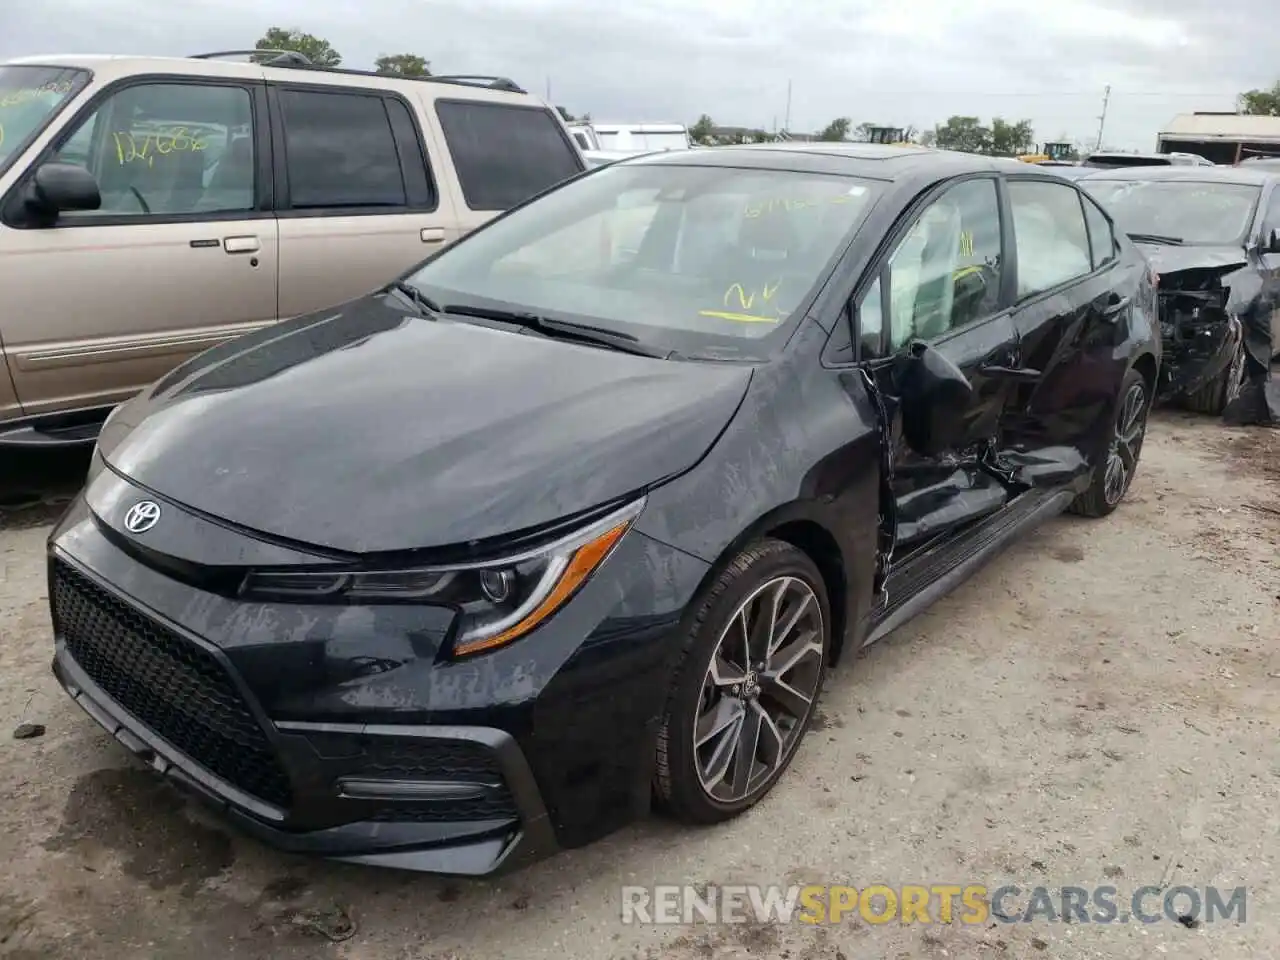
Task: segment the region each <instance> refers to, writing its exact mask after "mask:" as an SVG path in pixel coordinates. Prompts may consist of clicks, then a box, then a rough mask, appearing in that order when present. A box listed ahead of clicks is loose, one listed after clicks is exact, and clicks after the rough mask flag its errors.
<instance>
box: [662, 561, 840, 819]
mask: <svg viewBox="0 0 1280 960" xmlns="http://www.w3.org/2000/svg"><path fill="white" fill-rule="evenodd" d="M830 649H831V616H830V610H829V604H828V599H827V591H826V587H825V586H824V584H823V581H822V575H821V574H820V573H819V572H818V568H817V566H815V565H814V563H813V561H812V560H810V559H809V557H808V556H807V555H806V554H804V553H803V552H801V551H800V550H797V549H796V548H795V547H793V546H791V545H790V544H788V543H784V542H782V541H780V540H773V539H765V540H760V541H758V542H757V543H755V544H752V545H751V546H749V547H747V548H746V549H745V550H743V551H742V553H740V554H738V556H736V557H735V558H734V559H733V560H732V561H731V562H730V563H729V564H728V565H727V566H726V567H725V569H724V570H723V571H722V572H721V573H720V575H719V576H718V577H717V578H716V579H715V581H714V582H713V583H712V584H711V586H710V588H708V589H707V591H706V593H705V595H704V596H703V597H702V598H701V599H700V600H699V601H697V605H696V607H695V608H694V615H693V618H692V623H691V625H690V627H689V630H688V632H687V633H686V635H685V638H684V647H683V652H682V654H681V658H680V662H679V665H678V666H677V668H676V671H675V675H674V677H673V680H672V686H671V689H670V692H669V693H668V696H667V704H666V708H665V710H664V712H663V718H662V727H661V729H660V730H659V732H658V751H657V758H656V765H655V770H654V792H655V794H656V799H657V801H658V804H659V806H660V807H662V808H663V809H664V810H665V811H666V812H668V813H670V814H671V815H672V816H674V817H675V818H676V819H678V820H681V821H684V822H686V823H696V824H711V823H720V822H722V821H725V820H729V819H732V818H733V817H736V816H738V815H739V814H740V813H742V812H743V811H744V810H746V809H748V808H749V807H751V806H754V805H755V804H756V803H758V802H759V801H760V800H761V799H762V798H763V797H764V796H765V795H766V794H768V793H769V791H770V790H772V789H773V786H774V784H776V783H777V782H778V780H779V778H781V776H782V774H783V773H784V772H785V770H786V769H787V767H788V766H789V765H790V763H791V760H792V758H793V757H794V756H795V753H796V749H797V747H798V746H799V745H800V741H801V740H802V739H803V738H804V735H805V732H806V731H807V730H808V727H809V723H810V722H811V721H812V719H813V711H814V706H815V704H816V703H817V699H818V694H819V692H820V691H821V689H822V682H823V679H824V678H825V676H826V667H827V657H828V652H829V651H830Z"/></svg>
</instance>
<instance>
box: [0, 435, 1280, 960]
mask: <svg viewBox="0 0 1280 960" xmlns="http://www.w3.org/2000/svg"><path fill="white" fill-rule="evenodd" d="M26 469H27V470H28V472H32V471H34V472H36V473H40V472H41V471H43V474H44V475H43V476H42V477H39V478H37V479H39V480H40V486H41V488H42V489H43V490H44V491H45V492H46V494H53V495H56V494H58V493H59V492H61V491H65V490H69V489H70V488H72V487H74V485H75V481H76V470H77V469H78V465H77V464H76V462H75V461H74V460H72V461H70V462H66V461H64V462H60V463H54V464H48V463H46V464H41V465H38V466H35V467H30V468H26ZM6 473H7V476H8V481H7V482H8V484H9V487H10V494H11V496H10V501H12V500H13V499H14V498H13V496H12V493H13V490H14V488H15V487H20V486H22V485H24V483H25V482H26V481H30V480H31V479H32V478H31V477H25V478H24V477H22V476H17V475H15V473H14V471H13V469H12V467H11V466H10V465H6ZM0 509H2V508H0ZM55 510H56V507H54V506H50V505H44V506H40V505H36V506H34V507H29V508H26V509H20V510H17V511H14V510H12V509H10V510H9V511H8V513H7V515H6V518H5V519H4V520H3V523H2V527H3V528H2V529H0V575H2V576H0V678H2V679H3V683H2V685H0V717H2V718H3V721H4V725H3V732H2V733H0V798H2V800H0V802H2V803H3V806H0V955H6V956H12V957H22V958H36V957H40V958H47V957H68V958H70V957H75V958H98V957H103V958H111V960H132V958H148V960H157V958H181V960H189V958H191V957H210V958H214V957H217V958H221V957H230V958H268V957H272V958H295V957H335V958H353V960H354V958H359V960H410V958H414V960H445V958H454V960H457V958H482V960H487V958H494V960H497V958H506V957H510V958H517V957H518V958H521V960H536V958H543V957H547V958H556V960H574V958H590V960H610V958H618V960H623V958H627V960H630V958H645V960H711V958H730V957H748V956H751V957H778V958H791V960H858V958H878V957H884V958H942V957H947V958H978V957H983V958H987V957H996V958H999V957H1008V958H1011V960H1025V958H1032V957H1040V956H1043V957H1060V958H1084V957H1143V958H1147V957H1152V956H1158V955H1161V954H1167V955H1169V956H1172V957H1179V958H1201V957H1202V958H1213V960H1230V958H1235V957H1255V956H1256V957H1263V956H1271V955H1273V954H1274V952H1275V947H1276V944H1277V943H1280V891H1277V888H1276V880H1277V872H1278V871H1280V839H1277V838H1278V837H1280V814H1278V813H1277V811H1278V810H1280V746H1278V745H1277V744H1278V743H1280V739H1278V734H1280V653H1278V652H1277V643H1278V642H1280V602H1278V601H1280V560H1278V557H1280V435H1277V434H1276V433H1267V432H1259V431H1232V430H1229V429H1225V428H1223V427H1222V426H1220V425H1219V424H1216V423H1213V422H1205V421H1195V420H1192V419H1189V418H1186V417H1182V416H1175V415H1165V416H1163V417H1161V418H1160V419H1159V420H1158V421H1157V422H1156V423H1155V424H1154V425H1153V429H1152V433H1151V436H1150V439H1149V441H1148V444H1147V447H1146V450H1145V451H1144V457H1143V464H1142V468H1141V470H1140V472H1139V476H1138V479H1137V482H1136V484H1135V486H1134V488H1133V490H1132V493H1131V495H1130V497H1129V499H1128V501H1127V502H1126V503H1125V504H1124V506H1123V507H1122V508H1121V510H1120V512H1119V513H1118V514H1117V515H1116V516H1115V517H1113V518H1112V519H1111V520H1109V521H1102V522H1088V521H1083V520H1077V519H1071V518H1064V519H1061V520H1058V521H1055V522H1054V523H1052V524H1051V525H1050V526H1048V527H1047V528H1045V529H1044V530H1042V531H1041V532H1040V533H1038V534H1037V535H1036V536H1034V537H1033V538H1030V539H1028V540H1027V541H1026V542H1023V543H1020V544H1018V545H1016V546H1015V547H1014V548H1012V549H1011V550H1009V551H1008V552H1007V553H1006V554H1005V555H1004V556H1002V557H1001V558H999V559H997V560H996V561H995V562H993V563H992V564H991V565H990V566H989V567H988V568H987V569H986V570H985V571H984V572H983V573H981V574H980V575H979V576H978V577H977V578H976V579H974V580H973V581H971V582H970V583H968V584H966V585H965V586H963V587H961V588H960V589H959V590H958V591H957V592H956V593H954V594H953V595H952V596H951V597H949V598H948V599H946V600H945V601H943V602H942V603H941V604H939V605H938V606H937V607H935V608H934V609H933V610H932V611H931V612H930V613H928V614H927V615H925V616H923V617H921V618H919V619H918V620H916V621H915V622H913V623H911V624H908V625H907V626H906V627H904V628H902V629H901V630H899V631H898V632H897V633H896V634H895V635H894V636H892V637H891V638H889V639H888V640H887V641H885V642H884V643H882V644H880V645H878V646H877V647H876V648H874V649H873V650H872V651H870V652H869V653H868V654H867V655H866V656H863V657H861V658H859V659H857V660H855V661H853V662H851V663H850V664H848V665H847V666H845V667H843V668H842V669H840V670H839V671H837V673H836V674H835V675H834V676H833V677H832V679H831V680H830V681H829V683H828V688H827V691H826V693H825V695H824V701H823V708H822V710H823V712H822V715H821V717H820V723H819V725H818V726H819V728H818V729H816V730H815V731H814V732H813V733H812V734H811V736H810V738H809V740H808V742H807V743H806V744H805V746H804V747H803V749H802V751H801V753H800V755H799V757H798V759H797V761H796V763H795V765H794V766H793V767H792V769H791V771H790V773H789V774H788V776H787V778H786V779H785V781H784V782H783V784H782V785H781V786H780V787H779V788H778V789H777V790H776V791H775V793H774V794H773V796H772V797H770V799H769V800H768V801H767V802H766V803H764V804H763V805H762V806H760V807H758V808H756V809H755V810H754V811H752V812H751V813H750V814H749V815H748V816H746V817H744V818H742V819H740V820H739V821H737V822H736V823H734V824H731V825H728V826H725V827H721V828H717V829H712V830H704V831H684V830H678V829H675V828H674V827H672V826H670V825H668V824H664V823H661V822H657V821H653V822H648V823H645V824H641V825H639V826H637V827H635V828H633V829H630V830H628V831H625V832H624V833H622V834H620V835H617V836H616V837H614V838H611V839H610V840H608V841H606V842H605V843H603V844H601V845H598V846H596V847H593V848H591V849H588V850H583V851H576V852H572V853H568V854H565V855H563V856H561V857H559V858H556V859H554V860H552V861H549V862H547V863H544V864H541V865H539V866H537V867H534V868H532V869H530V870H528V871H525V872H523V873H521V874H517V875H514V876H511V877H508V878H505V879H503V880H501V881H497V882H488V883H481V882H474V883H458V882H448V881H442V880H438V879H435V878H430V877H421V876H414V875H406V874H399V873H389V872H379V871H375V870H371V869H363V868H356V867H350V866H341V865H333V864H325V863H319V862H313V861H307V860H302V859H298V858H293V857H287V856H283V855H281V854H278V853H276V852H274V851H272V850H269V849H266V848H264V847H261V846H259V845H257V844H255V843H252V842H248V841H246V840H244V839H243V838H241V837H239V836H236V835H232V834H229V833H227V832H225V831H224V830H222V829H221V828H220V827H219V826H218V825H217V824H216V823H213V822H212V821H210V820H208V819H205V818H204V817H203V816H202V815H197V814H196V813H195V812H194V811H192V810H191V809H190V808H189V807H188V806H186V805H185V804H184V802H183V801H182V800H180V799H179V798H178V797H177V796H176V795H175V794H173V793H171V792H170V791H169V789H168V788H167V787H164V786H162V785H160V784H159V783H158V782H157V781H156V779H155V778H154V777H153V776H152V775H151V774H150V773H149V772H148V771H145V770H141V769H138V768H136V767H134V766H132V765H131V764H130V762H128V761H126V759H125V757H124V756H123V755H122V751H121V750H120V749H119V748H117V747H116V746H115V745H114V744H113V742H112V741H110V740H109V738H107V737H106V736H105V735H104V734H102V733H100V732H99V731H98V729H97V727H95V726H94V725H93V724H92V723H91V722H90V721H89V720H88V719H87V718H86V717H85V716H83V715H82V714H81V713H80V711H79V710H78V708H76V707H75V706H74V705H72V704H71V703H69V702H68V701H67V700H66V699H65V697H64V696H62V695H61V693H60V691H59V690H58V689H57V687H56V685H55V684H54V682H53V680H52V678H51V677H50V675H49V667H48V663H49V653H50V636H49V627H48V620H47V614H46V609H45V600H44V592H45V588H44V582H43V560H42V551H41V548H42V544H43V539H44V536H45V534H46V532H47V524H48V520H49V518H50V517H51V515H52V513H53V512H54V511H55ZM24 720H25V721H26V722H34V723H40V724H44V725H46V727H47V732H46V733H45V735H44V736H42V737H39V738H37V739H31V740H15V739H12V738H10V736H9V731H10V730H12V729H13V728H14V727H16V726H17V725H18V723H19V722H21V721H24ZM750 882H759V883H765V884H770V883H773V884H789V883H796V882H799V883H810V882H814V883H842V882H843V883H850V884H854V885H857V886H865V885H867V884H870V883H877V882H883V883H887V884H890V885H901V884H910V883H923V884H937V883H956V884H963V883H972V882H979V883H986V884H987V885H988V886H990V887H993V888H994V887H996V886H999V885H1000V884H1002V883H1008V882H1013V883H1018V884H1020V885H1022V886H1023V887H1031V886H1035V885H1037V884H1043V885H1046V886H1060V885H1068V884H1070V885H1079V886H1084V887H1093V886H1095V885H1099V884H1108V883H1110V884H1113V885H1115V886H1116V887H1118V888H1119V889H1120V891H1121V892H1122V895H1126V896H1127V893H1128V892H1129V891H1131V890H1133V889H1136V888H1137V887H1139V886H1141V885H1143V884H1148V883H1150V884H1166V885H1168V884H1175V885H1176V884H1179V883H1182V884H1187V885H1190V886H1198V887H1201V888H1203V887H1204V886H1206V885H1210V884H1217V885H1220V886H1225V887H1227V888H1234V887H1236V886H1240V885H1245V886H1247V887H1248V913H1247V920H1246V922H1245V923H1243V924H1238V923H1236V922H1222V921H1219V922H1218V923H1215V924H1206V925H1201V926H1198V927H1192V928H1188V927H1186V926H1184V925H1181V924H1178V923H1160V924H1156V925H1153V926H1150V927H1144V926H1142V925H1139V924H1134V923H1130V924H1127V925H1109V926H1104V925H1097V924H1089V925H1081V924H1070V925H1064V924H1061V923H1053V924H1050V923H1046V922H1037V923H1033V924H1012V925H1006V924H994V923H993V924H989V925H983V926H980V927H962V926H960V925H958V924H957V925H953V926H938V925H934V926H932V927H920V926H909V927H904V926H900V925H897V924H889V925H885V926H869V925H866V924H865V923H862V922H860V921H859V922H857V923H854V922H845V923H843V924H841V925H840V926H838V927H833V928H819V929H815V928H812V927H806V926H803V925H800V924H795V925H790V926H786V927H776V926H761V925H733V926H720V927H705V926H701V927H697V928H679V927H676V928H672V927H655V926H644V927H637V926H623V925H622V924H621V923H620V921H619V911H620V904H621V897H620V892H619V891H620V887H621V886H622V885H624V884H633V883H750ZM350 924H354V927H355V929H354V933H352V932H351V929H350ZM348 934H350V935H349V936H348ZM343 938H345V939H343ZM335 941H337V942H335Z"/></svg>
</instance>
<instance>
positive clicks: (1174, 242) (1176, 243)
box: [1129, 233, 1183, 247]
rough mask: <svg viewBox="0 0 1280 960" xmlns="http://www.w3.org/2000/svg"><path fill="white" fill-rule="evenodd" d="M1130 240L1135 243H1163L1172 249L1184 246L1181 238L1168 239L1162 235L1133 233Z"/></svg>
mask: <svg viewBox="0 0 1280 960" xmlns="http://www.w3.org/2000/svg"><path fill="white" fill-rule="evenodd" d="M1129 239H1130V240H1133V241H1134V242H1135V243H1163V244H1167V245H1168V246H1171V247H1180V246H1182V244H1183V239H1182V238H1181V237H1166V236H1165V235H1164V234H1161V233H1131V234H1129Z"/></svg>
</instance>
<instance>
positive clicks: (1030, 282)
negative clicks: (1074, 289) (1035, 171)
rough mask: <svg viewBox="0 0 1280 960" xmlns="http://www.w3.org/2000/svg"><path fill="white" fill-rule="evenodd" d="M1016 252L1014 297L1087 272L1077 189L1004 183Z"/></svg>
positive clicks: (1065, 185)
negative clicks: (1016, 274) (1011, 213)
mask: <svg viewBox="0 0 1280 960" xmlns="http://www.w3.org/2000/svg"><path fill="white" fill-rule="evenodd" d="M1009 205H1010V207H1011V208H1012V210H1013V232H1014V236H1015V237H1016V239H1017V250H1018V297H1019V299H1021V298H1022V297H1029V296H1032V295H1033V294H1036V293H1040V292H1041V291H1043V290H1048V289H1050V288H1052V287H1056V286H1058V284H1060V283H1066V282H1067V281H1068V280H1073V279H1075V278H1076V277H1082V276H1084V275H1085V274H1087V273H1089V272H1091V271H1092V270H1093V263H1092V261H1091V259H1090V257H1089V233H1088V228H1087V227H1086V226H1085V222H1084V210H1083V208H1082V207H1081V205H1080V191H1078V190H1077V189H1076V188H1075V187H1073V186H1072V185H1071V184H1069V183H1050V182H1048V181H1045V180H1011V181H1009Z"/></svg>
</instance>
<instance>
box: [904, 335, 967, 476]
mask: <svg viewBox="0 0 1280 960" xmlns="http://www.w3.org/2000/svg"><path fill="white" fill-rule="evenodd" d="M899 362H900V363H901V364H902V368H901V371H900V379H899V380H898V386H899V390H900V392H901V396H902V435H903V437H904V438H905V439H906V441H907V443H908V444H909V445H910V446H911V448H912V449H913V450H915V451H916V452H917V453H921V454H924V455H925V456H935V455H937V454H939V453H942V452H943V451H944V450H947V449H949V448H951V447H954V446H955V445H956V443H957V442H958V441H959V440H960V439H961V437H962V435H963V433H964V424H965V416H966V415H967V413H968V411H969V405H970V403H971V401H972V399H973V385H972V384H970V383H969V379H968V378H967V377H966V376H965V375H964V373H963V372H962V371H961V370H960V368H959V367H957V366H956V365H955V364H954V363H952V362H951V361H950V360H948V359H947V358H946V357H944V356H943V355H942V354H941V353H939V352H938V351H937V350H935V349H934V348H933V347H931V346H929V345H928V344H927V343H925V342H924V341H922V340H916V341H914V342H912V343H911V344H910V345H909V346H908V347H907V352H906V354H905V355H904V356H903V357H902V358H901V360H900V361H899Z"/></svg>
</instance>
